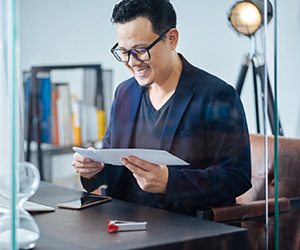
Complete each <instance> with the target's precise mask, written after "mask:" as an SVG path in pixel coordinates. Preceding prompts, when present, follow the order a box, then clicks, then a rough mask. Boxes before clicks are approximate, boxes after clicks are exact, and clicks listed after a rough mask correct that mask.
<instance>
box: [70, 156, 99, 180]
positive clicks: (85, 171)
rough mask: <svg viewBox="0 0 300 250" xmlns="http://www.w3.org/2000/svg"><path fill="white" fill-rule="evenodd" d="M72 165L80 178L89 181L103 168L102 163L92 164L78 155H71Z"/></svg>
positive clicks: (92, 162)
mask: <svg viewBox="0 0 300 250" xmlns="http://www.w3.org/2000/svg"><path fill="white" fill-rule="evenodd" d="M72 165H73V167H74V168H75V170H76V172H77V173H78V174H79V175H80V176H82V177H84V178H87V179H91V178H92V177H93V176H94V175H96V174H98V173H99V172H101V171H102V169H103V168H104V164H103V163H98V162H94V161H92V160H90V159H89V158H86V157H84V156H82V155H80V154H78V153H75V154H74V155H73V162H72Z"/></svg>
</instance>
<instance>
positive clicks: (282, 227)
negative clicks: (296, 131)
mask: <svg viewBox="0 0 300 250" xmlns="http://www.w3.org/2000/svg"><path fill="white" fill-rule="evenodd" d="M250 143H251V160H252V178H251V181H252V188H251V189H250V190H248V191H247V192H246V193H244V194H243V195H241V196H239V197H238V198H237V204H234V205H231V206H222V207H211V208H208V209H207V210H205V211H198V217H199V218H202V219H211V220H214V221H218V222H223V223H227V224H235V225H236V223H237V222H238V225H240V226H241V227H243V228H246V229H247V230H248V246H249V247H248V249H249V250H251V249H255V250H257V249H265V246H266V244H265V234H266V225H265V153H264V152H265V137H264V135H260V134H250ZM274 182H275V180H274V137H273V136H268V192H269V194H268V196H269V197H268V198H269V199H268V202H269V203H268V212H269V213H268V237H269V241H268V248H269V249H275V244H274V242H275V240H274V239H275V232H274V229H275V218H274V216H273V214H274V204H275V203H274V195H275V191H274ZM278 197H279V224H278V226H279V249H280V250H283V249H287V250H296V249H297V250H299V249H300V202H299V201H300V139H293V138H286V137H281V136H279V137H278Z"/></svg>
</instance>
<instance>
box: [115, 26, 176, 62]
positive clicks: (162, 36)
mask: <svg viewBox="0 0 300 250" xmlns="http://www.w3.org/2000/svg"><path fill="white" fill-rule="evenodd" d="M172 28H173V27H171V28H169V29H167V30H166V31H165V32H164V33H162V34H161V35H160V36H159V37H158V38H157V39H156V40H155V41H154V42H153V43H151V44H150V45H149V46H148V47H137V48H133V49H128V50H125V49H116V48H117V47H118V45H119V44H118V42H117V43H116V44H115V45H114V46H113V47H112V48H111V49H110V52H111V53H112V54H113V55H114V57H115V58H116V59H117V60H118V61H119V62H129V59H130V54H131V55H132V56H133V57H134V58H135V59H136V60H138V61H140V62H146V61H149V60H150V59H151V55H150V52H149V50H150V49H151V48H152V47H153V46H154V45H156V44H157V43H158V42H160V41H161V40H162V39H163V38H164V36H165V35H166V34H167V33H168V32H169V31H170V30H171V29H172ZM137 49H144V50H146V51H147V53H148V56H149V59H146V60H141V59H139V58H138V57H137V55H136V54H135V53H132V51H133V50H137ZM116 50H122V51H124V52H126V53H127V55H128V57H127V60H126V61H123V60H122V59H121V58H120V57H119V55H118V54H117V53H116V52H115V51H116Z"/></svg>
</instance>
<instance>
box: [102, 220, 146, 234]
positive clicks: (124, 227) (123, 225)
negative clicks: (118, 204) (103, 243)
mask: <svg viewBox="0 0 300 250" xmlns="http://www.w3.org/2000/svg"><path fill="white" fill-rule="evenodd" d="M147 224H148V223H147V222H146V221H143V222H135V221H121V220H109V221H108V222H107V230H108V232H109V233H114V232H119V231H136V230H146V229H147Z"/></svg>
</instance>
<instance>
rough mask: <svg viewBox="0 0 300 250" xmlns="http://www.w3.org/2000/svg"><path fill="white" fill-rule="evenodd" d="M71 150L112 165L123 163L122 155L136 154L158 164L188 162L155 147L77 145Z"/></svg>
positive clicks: (185, 163)
mask: <svg viewBox="0 0 300 250" xmlns="http://www.w3.org/2000/svg"><path fill="white" fill-rule="evenodd" d="M73 150H74V151H76V152H77V153H79V154H81V155H83V156H85V157H87V158H89V159H91V160H92V161H96V162H102V163H105V164H112V165H123V164H122V163H121V161H120V159H121V158H122V157H124V158H127V156H129V155H133V156H136V157H138V158H140V159H143V160H145V161H148V162H151V163H154V164H158V165H189V163H187V162H185V161H184V160H182V159H180V158H178V157H177V156H175V155H172V154H170V153H169V152H167V151H165V150H155V149H137V148H126V149H120V148H116V149H97V150H96V149H84V148H79V147H73Z"/></svg>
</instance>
